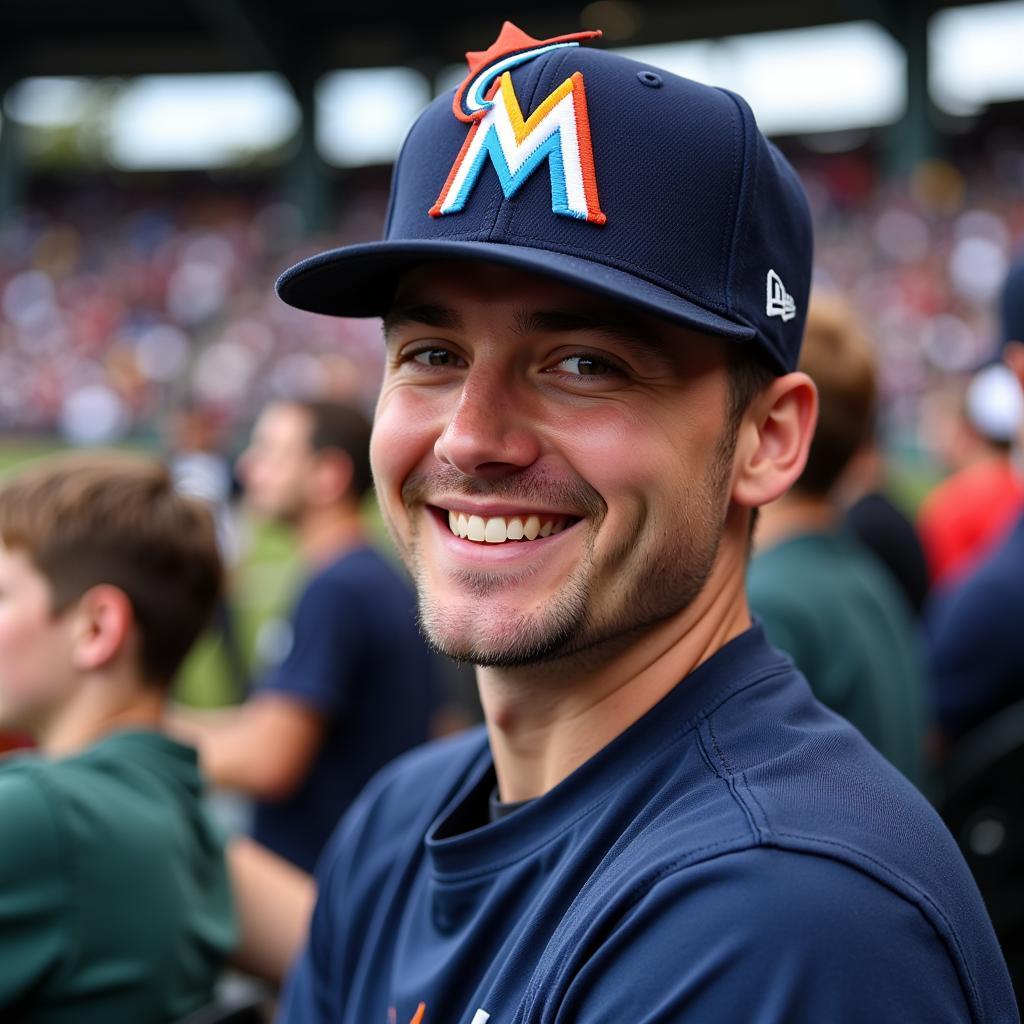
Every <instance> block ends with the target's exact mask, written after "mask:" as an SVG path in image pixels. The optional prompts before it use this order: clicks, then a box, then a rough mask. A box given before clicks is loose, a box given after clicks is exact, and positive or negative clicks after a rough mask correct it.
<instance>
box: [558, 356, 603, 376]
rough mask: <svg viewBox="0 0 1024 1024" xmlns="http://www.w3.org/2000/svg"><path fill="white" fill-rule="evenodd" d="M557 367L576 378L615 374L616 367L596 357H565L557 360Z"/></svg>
mask: <svg viewBox="0 0 1024 1024" xmlns="http://www.w3.org/2000/svg"><path fill="white" fill-rule="evenodd" d="M558 365H559V367H561V368H562V369H563V370H564V371H565V372H566V373H571V374H573V375H574V376H577V377H591V376H596V375H599V374H608V373H617V372H618V370H617V368H616V367H614V366H612V364H611V363H609V362H606V361H605V360H604V359H598V358H597V356H566V357H565V359H562V360H559V363H558Z"/></svg>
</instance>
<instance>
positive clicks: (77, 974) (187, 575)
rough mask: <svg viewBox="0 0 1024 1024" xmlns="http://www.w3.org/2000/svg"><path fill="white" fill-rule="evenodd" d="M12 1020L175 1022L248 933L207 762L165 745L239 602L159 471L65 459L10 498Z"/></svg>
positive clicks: (2, 670) (5, 776)
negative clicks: (206, 645)
mask: <svg viewBox="0 0 1024 1024" xmlns="http://www.w3.org/2000/svg"><path fill="white" fill-rule="evenodd" d="M0 537H2V540H3V544H2V545H0V592H2V593H3V601H2V603H0V724H2V725H4V726H14V727H19V728H23V729H27V730H29V731H31V732H32V733H33V734H34V735H35V737H36V739H37V740H38V742H39V746H40V749H41V754H42V756H36V755H24V756H11V757H8V758H6V759H4V760H3V761H0V822H2V823H3V824H2V830H3V839H2V843H0V846H2V850H0V964H2V967H0V1018H2V1019H3V1020H11V1021H14V1020H19V1021H44V1020H45V1021H52V1022H54V1024H60V1022H68V1024H106V1022H109V1021H132V1022H133V1024H165V1022H166V1021H169V1020H175V1019H178V1018H179V1017H182V1016H184V1015H185V1014H188V1013H192V1012H193V1011H195V1010H197V1009H199V1008H200V1007H202V1006H204V1005H205V1004H206V1003H207V1002H208V1001H209V1000H210V999H211V997H212V991H213V986H214V981H215V980H216V978H217V975H218V973H219V970H220V966H221V963H222V961H223V959H224V958H225V956H226V955H227V954H228V953H229V952H230V951H231V949H232V947H233V946H234V944H235V941H236V940H235V935H236V926H235V918H234V913H233V910H232V900H231V896H230V893H229V888H228V879H227V871H226V868H225V864H224V856H223V848H222V845H221V842H220V839H219V838H218V835H217V832H216V830H215V828H214V827H213V825H212V823H211V822H210V821H208V820H207V818H206V815H205V813H204V811H203V809H202V806H201V803H200V797H201V789H202V785H201V781H200V776H199V770H198V764H197V760H196V752H195V751H194V750H191V749H189V748H187V747H183V746H181V745H180V744H178V743H175V742H174V741H172V740H170V739H168V738H167V737H166V736H164V735H162V733H161V732H160V731H159V725H160V720H161V716H162V713H163V705H164V702H165V698H166V693H167V688H168V686H169V685H170V680H171V678H172V676H173V674H174V672H175V671H176V669H177V667H178V665H179V663H180V662H181V659H182V658H183V657H184V655H185V652H186V651H187V649H188V647H189V646H190V644H191V643H192V641H193V640H194V639H195V637H196V635H197V634H198V633H199V631H200V630H201V629H202V627H203V626H204V625H205V623H206V620H207V619H208V617H209V615H210V612H211V611H212V609H213V605H214V602H215V600H216V598H217V595H218V593H219V591H220V587H221V566H220V560H219V557H218V554H217V547H216V542H215V539H214V529H213V523H212V521H211V519H210V517H209V515H208V514H207V513H206V510H205V509H204V508H202V506H200V505H198V504H197V503H195V502H193V501H190V500H187V499H184V498H182V497H180V496H179V495H177V494H176V493H175V491H174V490H173V487H172V484H171V480H170V477H169V475H168V473H167V471H166V470H165V468H164V467H163V466H161V465H159V464H158V463H154V462H149V461H148V460H136V459H125V458H123V457H121V458H115V457H101V456H94V455H91V456H88V457H81V456H79V457H76V458H70V459H69V458H63V459H56V460H52V461H49V462H46V463H40V464H38V465H37V466H36V467H33V468H32V469H30V470H28V471H25V472H24V474H22V475H19V476H17V477H15V478H14V479H12V480H11V481H10V482H9V483H7V484H6V485H5V486H4V487H3V488H2V489H0Z"/></svg>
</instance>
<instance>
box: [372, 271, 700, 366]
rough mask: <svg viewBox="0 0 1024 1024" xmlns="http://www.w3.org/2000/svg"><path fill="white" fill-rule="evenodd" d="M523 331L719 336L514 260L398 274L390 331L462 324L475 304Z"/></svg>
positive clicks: (678, 338) (677, 338)
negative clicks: (508, 264) (407, 326)
mask: <svg viewBox="0 0 1024 1024" xmlns="http://www.w3.org/2000/svg"><path fill="white" fill-rule="evenodd" d="M498 306H500V307H501V309H502V315H503V316H504V317H505V318H506V319H507V321H508V323H509V325H510V327H511V328H512V330H513V331H514V332H515V333H517V334H521V335H530V334H535V333H569V332H572V331H597V332H602V333H606V334H610V335H615V336H618V337H621V338H628V339H632V340H633V341H635V342H637V343H639V344H646V345H650V346H652V347H655V348H665V347H671V346H673V345H674V344H686V345H692V344H707V343H708V342H709V341H710V342H712V343H713V344H716V345H717V343H718V342H719V339H717V338H712V337H711V336H710V335H705V334H703V333H702V332H700V331H695V330H692V329H690V328H687V327H683V326H681V325H676V324H671V323H668V322H667V321H664V320H662V319H661V318H660V317H655V316H652V315H650V314H647V313H645V312H643V311H642V310H639V309H636V308H634V307H632V306H630V305H627V304H626V303H623V302H617V301H614V300H610V299H606V298H603V297H602V296H600V295H598V294H596V293H594V292H590V291H586V290H584V289H582V288H577V287H574V286H572V285H567V284H563V283H562V282H560V281H556V280H552V279H550V278H546V277H542V276H540V275H536V274H530V273H527V272H524V271H521V270H517V269H514V268H511V267H501V266H495V265H481V264H471V263H464V264H458V263H453V262H448V263H443V264H434V265H429V266H423V267H417V268H415V269H414V270H411V271H409V272H407V273H406V274H405V276H404V277H403V278H402V279H401V281H400V282H399V285H398V288H397V289H396V292H395V298H394V300H393V302H392V304H391V308H390V309H389V311H388V313H387V314H386V315H385V317H384V326H385V331H393V330H395V329H396V328H397V327H399V326H401V325H402V324H405V323H409V322H416V323H419V324H424V325H426V326H430V327H437V328H447V329H452V330H458V329H460V328H462V327H464V326H465V324H464V322H463V321H464V318H465V315H467V314H472V313H473V312H474V308H476V309H486V310H487V312H488V314H491V313H496V312H497V308H498Z"/></svg>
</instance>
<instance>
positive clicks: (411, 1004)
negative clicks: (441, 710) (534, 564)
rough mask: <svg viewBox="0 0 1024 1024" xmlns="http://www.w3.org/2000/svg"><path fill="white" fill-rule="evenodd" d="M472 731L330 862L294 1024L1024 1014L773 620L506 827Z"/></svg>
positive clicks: (732, 1021)
mask: <svg viewBox="0 0 1024 1024" xmlns="http://www.w3.org/2000/svg"><path fill="white" fill-rule="evenodd" d="M493 786H494V768H493V762H492V760H491V757H490V753H489V750H488V746H487V740H486V736H485V735H484V733H483V732H482V731H480V730H477V731H474V732H472V733H470V734H468V735H464V736H461V737H458V738H456V739H454V740H449V741H446V742H443V743H440V744H434V745H431V746H429V747H426V748H424V749H423V750H421V751H418V752H415V753H414V754H412V755H409V756H408V757H406V758H403V759H402V760H401V761H400V762H398V763H396V764H395V765H393V766H391V767H390V768H388V769H386V770H385V771H384V772H382V773H381V774H380V775H379V776H378V777H377V779H376V780H374V782H372V783H371V784H370V786H369V787H368V788H367V790H366V792H365V793H364V795H363V797H362V798H361V799H360V800H359V801H358V803H357V804H356V806H355V807H353V808H352V810H351V812H350V813H349V814H348V815H347V816H346V818H345V820H344V822H343V823H342V826H341V827H340V828H339V830H338V832H337V833H336V834H335V836H334V837H333V838H332V840H331V844H330V846H329V847H328V849H327V851H326V852H325V855H324V857H323V859H322V861H321V864H320V868H319V872H318V877H319V887H320V888H319V892H320V896H319V902H318V904H317V908H316V911H315V913H314V917H313V923H312V930H311V939H310V945H309V948H308V949H307V951H306V952H305V954H304V955H303V957H302V958H301V959H300V961H299V962H298V964H297V966H296V968H295V970H294V971H293V973H292V976H291V978H290V980H289V983H288V986H287V989H286V993H285V997H284V1002H283V1011H282V1016H281V1019H282V1020H283V1021H284V1022H286V1024H320V1022H328V1021H330V1022H332V1024H410V1022H415V1024H653V1022H655V1021H657V1022H659V1024H673V1022H686V1024H866V1022H871V1024H880V1022H894V1024H895V1022H899V1024H907V1022H911V1021H913V1022H925V1021H927V1022H928V1024H947V1022H948V1024H952V1022H957V1024H962V1022H964V1021H974V1022H982V1021H984V1022H985V1024H997V1022H998V1024H1010V1022H1013V1021H1017V1020H1018V1017H1017V1011H1016V1009H1015V1005H1014V997H1013V992H1012V989H1011V986H1010V980H1009V977H1008V975H1007V972H1006V967H1005V965H1004V962H1003V959H1002V955H1001V953H1000V951H999V948H998V946H997V944H996V939H995V935H994V934H993V931H992V927H991V925H990V923H989V920H988V917H987V916H986V913H985V910H984V908H983V906H982V902H981V897H980V895H979V894H978V890H977V888H976V887H975V885H974V882H973V880H972V879H971V876H970V874H969V872H968V869H967V866H966V865H965V864H964V862H963V859H962V858H961V856H960V853H959V851H958V850H957V848H956V845H955V843H954V842H953V840H952V838H951V837H950V835H949V833H948V832H947V831H946V829H945V827H944V826H943V825H942V823H941V821H940V820H939V819H938V817H937V816H936V815H935V813H934V812H933V811H932V809H931V807H930V806H929V805H928V804H927V803H926V802H925V800H924V799H923V797H921V795H920V794H919V793H918V792H917V790H915V789H914V788H913V786H911V785H910V783H908V782H907V781H906V780H905V779H904V778H903V777H902V776H901V775H900V774H899V773H898V772H897V771H896V770H895V769H894V768H892V767H891V766H890V765H889V764H888V763H887V762H886V761H885V760H884V759H883V758H882V757H881V755H879V754H878V753H877V752H876V751H875V750H874V749H873V748H872V747H871V746H870V745H869V744H868V743H867V741H866V740H864V739H863V737H861V736H860V734H859V733H857V732H856V730H854V729H853V728H852V727H851V726H850V725H848V724H847V723H846V722H845V721H844V720H842V719H841V718H839V717H838V716H837V715H835V714H833V713H832V712H831V711H828V710H827V709H826V708H824V707H823V706H822V705H821V704H819V703H818V702H817V701H816V700H815V699H814V697H813V696H812V694H811V691H810V689H809V687H808V686H807V683H806V682H805V680H804V679H803V677H802V676H800V675H799V673H798V672H797V671H796V670H795V669H794V667H793V664H792V662H790V661H789V660H788V659H787V658H786V657H785V656H784V655H782V654H780V653H779V652H777V651H775V650H774V649H773V648H771V647H769V646H768V644H767V642H766V641H765V639H764V635H763V632H762V631H761V629H760V628H759V627H755V628H752V629H751V630H749V631H747V632H746V633H744V634H743V635H742V636H740V637H738V638H736V639H735V640H733V641H732V642H731V643H729V644H728V645H726V646H725V647H724V648H723V649H722V650H721V651H719V652H718V653H717V654H716V655H715V656H714V657H713V658H711V659H709V660H708V661H707V662H706V663H705V664H703V665H702V666H700V667H699V668H698V669H697V670H696V671H695V672H693V673H692V674H691V675H690V676H688V677H687V678H686V679H685V680H683V682H682V683H681V684H679V685H678V686H677V687H676V688H675V689H674V690H673V691H672V692H671V693H670V694H669V695H668V696H666V697H665V698H664V699H663V700H662V701H661V702H660V703H659V704H658V705H657V706H655V707H654V708H653V709H652V710H651V711H650V712H649V713H648V714H646V715H645V716H644V717H643V718H641V719H640V720H639V721H638V722H637V723H635V724H634V725H633V726H632V727H631V728H630V729H628V730H627V731H626V732H624V733H623V734H622V735H620V736H619V737H618V738H617V739H615V740H614V741H613V742H612V743H610V744H609V745H608V746H607V747H605V748H604V749H603V750H601V751H600V752H599V753H598V754H596V755H595V756H594V757H592V758H591V759H590V760H589V761H587V762H586V763H585V764H584V765H582V766H581V767H580V768H579V769H577V770H576V771H575V772H574V773H573V774H572V775H570V776H569V777H568V778H567V779H565V780H564V781H563V782H562V783H560V784H559V785H558V786H556V787H555V788H554V789H552V790H551V791H550V792H548V793H546V794H545V795H544V796H542V797H539V798H537V799H535V800H533V801H531V802H529V803H528V804H526V805H525V806H523V807H521V808H519V809H518V810H515V811H513V812H512V813H510V814H508V815H506V816H503V817H501V818H499V820H497V821H493V822H491V821H490V820H489V815H488V813H487V808H488V800H489V796H490V794H491V791H492V789H493Z"/></svg>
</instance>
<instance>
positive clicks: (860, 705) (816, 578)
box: [748, 295, 925, 784]
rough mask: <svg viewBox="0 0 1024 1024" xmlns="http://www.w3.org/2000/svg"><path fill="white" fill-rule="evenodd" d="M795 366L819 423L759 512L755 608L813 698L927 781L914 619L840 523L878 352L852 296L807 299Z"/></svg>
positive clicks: (865, 431) (868, 413)
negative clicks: (777, 494) (811, 392)
mask: <svg viewBox="0 0 1024 1024" xmlns="http://www.w3.org/2000/svg"><path fill="white" fill-rule="evenodd" d="M800 368H801V369H802V370H804V371H805V372H806V373H808V374H809V375H810V376H811V378H812V379H813V380H814V382H815V384H816V385H817V386H818V392H819V400H820V411H819V416H818V427H817V430H816V432H815V435H814V440H813V442H812V443H811V449H810V454H809V456H808V460H807V466H806V468H805V469H804V472H803V474H802V475H801V477H800V479H799V480H798V482H797V483H796V484H795V485H794V486H793V488H792V489H791V490H790V492H789V493H788V494H786V495H784V496H783V497H782V498H780V499H779V500H778V501H776V502H774V503H772V504H771V505H767V506H765V507H764V508H763V509H762V510H761V522H760V526H759V530H758V534H757V554H756V557H755V558H754V559H753V561H752V562H751V565H750V570H749V574H748V593H749V597H750V606H751V609H752V610H753V611H754V612H755V614H756V615H757V616H758V617H759V618H760V619H761V620H762V621H763V623H764V626H765V630H766V632H767V634H768V638H769V640H771V641H772V643H773V644H775V645H776V646H777V647H780V648H781V649H782V650H784V651H786V652H788V653H789V654H790V655H791V656H792V657H793V660H794V661H795V662H796V664H797V667H798V668H799V669H800V670H801V671H802V672H803V673H804V675H805V676H806V677H807V680H808V682H809V683H810V684H811V688H812V689H813V690H814V692H815V694H816V696H817V697H818V698H819V699H820V700H821V701H823V702H824V703H825V704H827V705H828V706H829V707H831V708H833V709H834V710H836V711H838V712H839V713H840V714H841V715H843V716H844V717H845V718H847V719H848V720H849V721H851V722H852V723H853V724H854V725H855V726H856V727H857V728H858V729H860V731H861V732H862V733H863V734H864V735H865V736H866V737H867V739H868V740H870V741H871V743H872V744H873V745H874V746H875V747H876V748H877V749H878V750H879V751H880V752H881V753H882V754H884V755H885V756H886V757H887V758H888V759H889V760H890V761H892V763H893V764H894V765H896V767H897V768H899V769H900V770H901V771H902V772H903V773H904V774H905V775H906V776H907V777H908V778H909V779H911V781H914V782H916V783H918V784H921V782H922V781H923V774H924V771H923V769H924V764H923V756H924V750H923V747H924V734H925V712H924V702H925V694H924V677H923V665H922V652H921V651H920V650H919V648H918V644H917V627H916V625H915V622H914V617H913V615H912V613H911V610H910V607H909V605H908V604H907V601H906V599H905V598H904V596H903V594H902V593H901V592H900V590H899V589H898V587H897V585H896V583H895V581H894V580H893V579H892V578H891V576H890V575H889V574H888V573H887V571H886V570H885V568H884V567H883V565H882V564H881V563H880V562H879V561H878V560H877V559H876V558H875V556H874V555H873V554H871V552H870V551H868V550H867V549H866V548H864V547H862V546H861V545H860V544H859V543H858V542H857V541H856V540H854V539H853V538H852V537H849V536H847V535H845V534H844V533H843V532H842V531H841V530H840V529H839V519H840V510H839V508H838V506H837V505H836V503H835V502H834V500H833V499H832V498H831V494H832V492H833V490H834V488H835V487H836V485H837V483H838V481H839V479H840V476H841V474H842V472H843V470H844V468H845V467H846V466H847V464H848V463H849V461H850V459H851V457H852V456H853V454H854V453H855V452H856V451H857V450H858V449H859V448H860V447H861V446H863V445H864V443H865V442H866V440H867V439H868V438H869V437H870V433H871V429H872V424H873V420H874V408H875V400H876V382H875V366H874V360H873V356H872V353H871V349H870V347H869V345H868V344H867V342H866V341H865V339H864V338H863V336H862V335H861V333H860V329H859V327H858V325H857V323H856V320H855V317H854V315H853V312H852V310H851V309H850V308H849V306H848V305H847V304H846V303H844V302H841V301H840V300H838V299H837V298H832V297H826V296H821V295H817V296H815V297H813V298H812V301H811V306H810V309H809V311H808V317H807V328H806V332H805V336H804V349H803V354H802V356H801V360H800Z"/></svg>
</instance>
